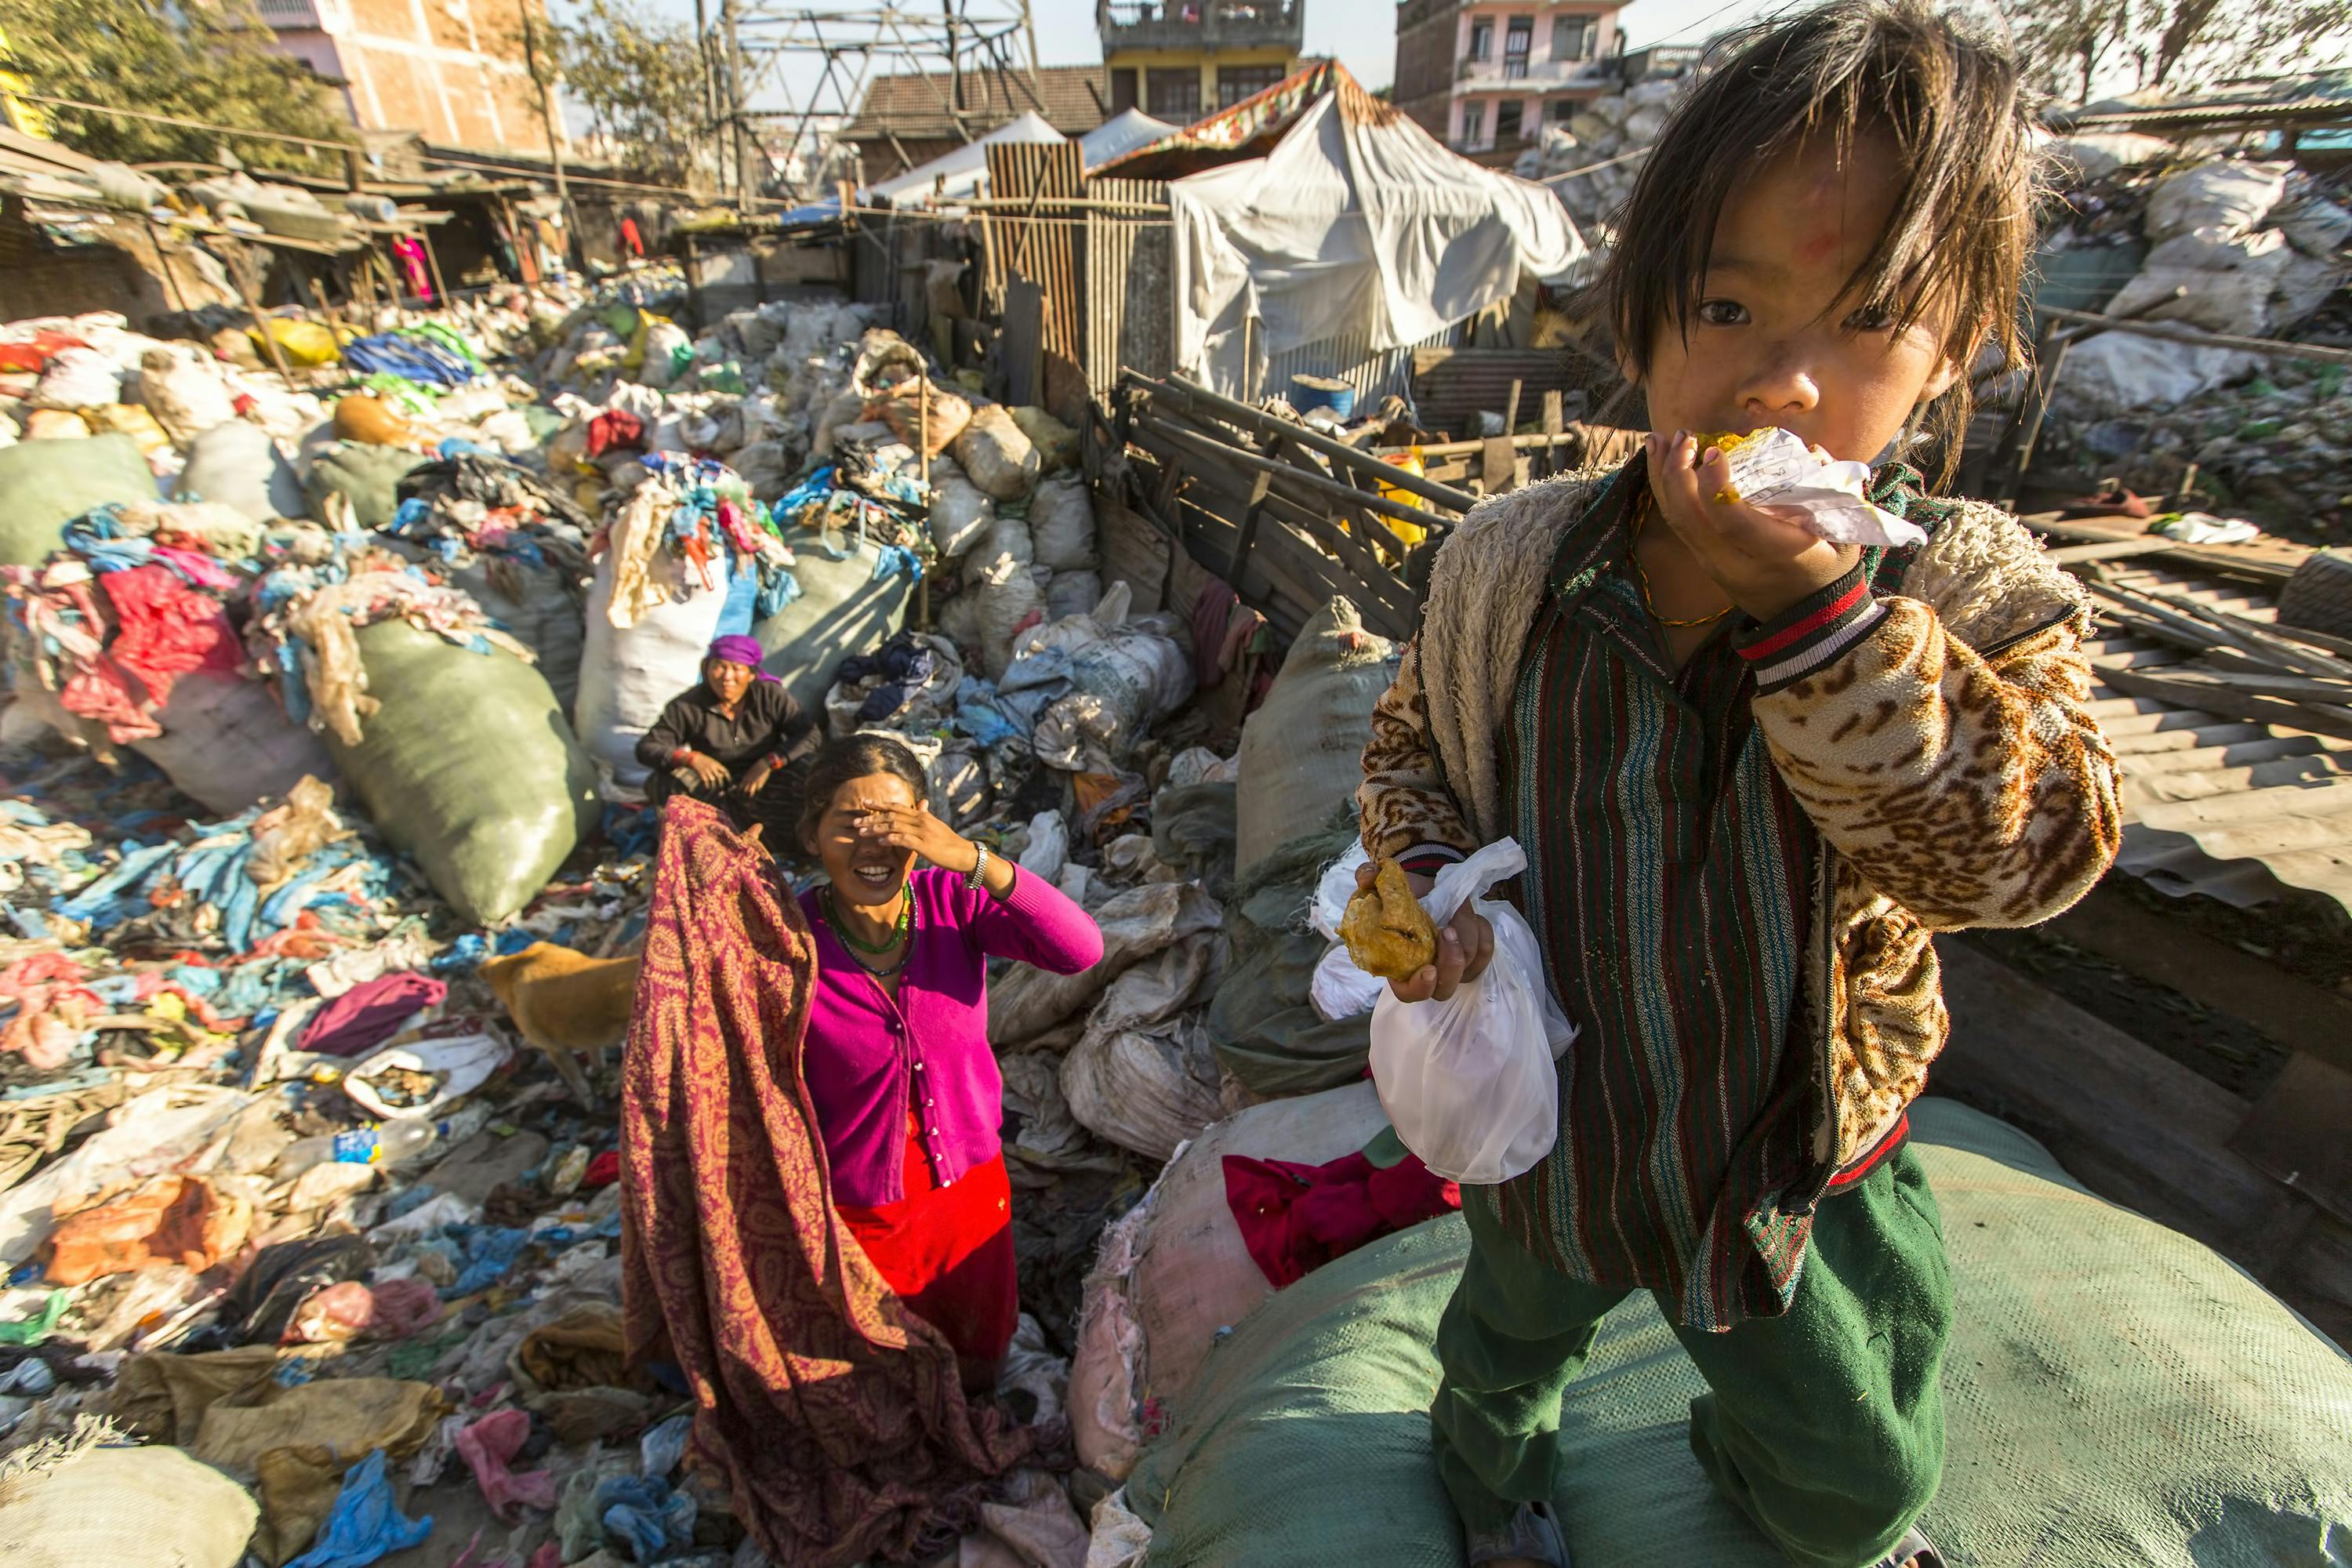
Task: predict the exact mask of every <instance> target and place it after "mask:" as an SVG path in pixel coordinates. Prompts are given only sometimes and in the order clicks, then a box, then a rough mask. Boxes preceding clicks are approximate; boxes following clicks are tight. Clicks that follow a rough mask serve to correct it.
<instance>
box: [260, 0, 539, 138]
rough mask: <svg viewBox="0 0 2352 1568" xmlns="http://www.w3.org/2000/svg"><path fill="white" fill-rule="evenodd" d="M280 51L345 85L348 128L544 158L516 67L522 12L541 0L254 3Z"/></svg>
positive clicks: (535, 99)
mask: <svg viewBox="0 0 2352 1568" xmlns="http://www.w3.org/2000/svg"><path fill="white" fill-rule="evenodd" d="M257 3H258V5H259V8H260V11H261V18H262V20H263V21H265V22H268V24H269V25H270V26H271V27H272V28H274V29H275V30H276V32H277V34H278V47H279V49H281V50H282V51H283V52H284V53H286V54H288V55H290V56H292V57H293V58H296V59H299V60H300V61H301V62H302V63H303V64H305V65H307V66H309V67H310V68H311V70H313V71H315V72H317V73H318V74H319V75H320V76H322V77H327V78H331V79H336V80H340V81H341V82H342V83H343V84H344V87H343V89H342V91H343V100H344V103H345V106H346V110H347V112H348V113H349V114H350V115H351V118H352V123H353V124H354V125H357V126H359V127H360V128H361V129H362V130H367V131H414V132H419V133H421V134H422V135H423V136H424V137H425V140H426V141H428V142H436V143H440V144H442V145H445V146H457V147H472V148H479V149H483V150H489V151H511V152H527V153H544V152H545V151H546V150H547V131H546V128H545V126H544V124H543V123H542V121H541V119H540V114H539V108H538V104H539V92H538V89H537V88H535V87H534V86H533V85H532V83H531V79H530V69H529V68H528V67H527V66H526V65H525V63H524V53H523V43H522V38H523V17H524V8H525V7H526V6H528V7H529V9H530V16H531V19H532V21H533V23H534V24H535V25H537V26H541V27H543V26H545V24H546V10H545V7H544V5H543V0H257Z"/></svg>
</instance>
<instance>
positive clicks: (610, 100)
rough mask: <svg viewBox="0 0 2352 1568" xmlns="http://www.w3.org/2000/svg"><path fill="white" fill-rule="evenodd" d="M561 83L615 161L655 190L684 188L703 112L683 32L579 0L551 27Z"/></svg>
mask: <svg viewBox="0 0 2352 1568" xmlns="http://www.w3.org/2000/svg"><path fill="white" fill-rule="evenodd" d="M551 31H552V32H553V34H554V37H555V45H554V56H555V63H556V64H557V66H558V67H559V68H561V70H562V78H563V85H564V87H565V88H566V89H568V90H569V91H570V93H571V95H572V97H573V98H575V99H577V100H579V101H580V104H581V107H583V109H585V110H588V114H589V118H590V121H592V123H593V126H594V128H595V129H596V131H597V132H599V133H600V134H602V135H603V136H604V138H606V139H607V140H608V141H610V142H612V143H613V144H614V147H615V148H616V149H617V150H618V152H619V154H620V162H621V163H624V164H625V166H627V167H628V168H630V169H631V170H632V171H634V172H635V173H636V174H639V175H640V176H642V177H644V178H646V179H648V180H651V181H653V182H654V183H656V184H687V183H688V179H689V177H690V176H691V175H692V174H693V173H694V170H695V165H696V163H697V162H698V160H697V157H696V148H697V145H698V142H699V141H700V140H701V138H700V136H699V135H698V131H699V129H700V127H701V126H702V125H703V123H704V120H705V116H706V113H707V110H706V108H705V105H704V103H703V98H702V61H701V58H700V57H699V56H698V54H697V52H696V49H695V44H694V35H693V32H692V30H691V29H689V28H688V27H685V26H680V25H678V24H676V23H671V22H665V21H662V20H660V19H658V18H657V17H655V16H652V15H651V14H650V13H648V12H646V11H644V10H641V9H639V8H638V7H637V6H636V5H633V4H632V3H631V0H583V3H582V4H581V5H577V6H576V7H574V11H573V16H572V20H571V21H569V22H563V23H558V24H556V25H555V26H554V27H553V28H552V29H551Z"/></svg>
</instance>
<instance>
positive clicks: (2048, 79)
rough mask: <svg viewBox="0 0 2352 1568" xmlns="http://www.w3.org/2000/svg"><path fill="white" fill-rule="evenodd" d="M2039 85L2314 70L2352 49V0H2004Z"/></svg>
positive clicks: (2082, 89)
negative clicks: (2248, 0)
mask: <svg viewBox="0 0 2352 1568" xmlns="http://www.w3.org/2000/svg"><path fill="white" fill-rule="evenodd" d="M2002 4H2003V8H2004V12H2005V14H2006V16H2008V18H2009V25H2010V27H2011V33H2012V36H2013V37H2015V38H2016V40H2017V45H2018V47H2019V49H2020V50H2021V52H2022V53H2023V54H2024V56H2025V58H2026V62H2027V68H2028V70H2029V72H2030V73H2031V74H2032V78H2033V79H2034V81H2035V84H2036V85H2037V86H2040V87H2042V88H2044V89H2048V90H2049V91H2051V92H2053V93H2055V94H2057V95H2059V96H2060V97H2062V98H2067V99H2073V100H2089V99H2091V98H2093V97H2094V96H2095V95H2096V94H2097V93H2099V92H2100V91H2102V90H2111V89H2115V88H2116V87H2119V86H2120V87H2126V88H2134V89H2155V88H2167V89H2173V90H2176V91H2178V90H2181V89H2186V88H2188V87H2189V86H2192V85H2194V84H2195V83H2198V82H2200V81H2221V80H2228V79H2232V78H2240V77H2253V76H2264V75H2270V74H2273V73H2276V72H2280V71H2284V70H2290V69H2295V70H2312V69H2316V68H2323V67H2326V66H2331V65H2336V64H2340V63H2342V62H2343V61H2344V60H2345V59H2346V58H2347V55H2352V0H2262V3H2260V4H2255V5H2248V4H2244V3H2242V0H2002Z"/></svg>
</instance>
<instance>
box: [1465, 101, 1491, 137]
mask: <svg viewBox="0 0 2352 1568" xmlns="http://www.w3.org/2000/svg"><path fill="white" fill-rule="evenodd" d="M1485 140H1486V105H1485V104H1483V103H1465V104H1464V105H1463V106H1462V144H1463V145H1464V146H1465V147H1475V146H1476V145H1478V143H1479V142H1484V141H1485Z"/></svg>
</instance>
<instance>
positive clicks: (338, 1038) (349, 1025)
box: [302, 973, 449, 1057]
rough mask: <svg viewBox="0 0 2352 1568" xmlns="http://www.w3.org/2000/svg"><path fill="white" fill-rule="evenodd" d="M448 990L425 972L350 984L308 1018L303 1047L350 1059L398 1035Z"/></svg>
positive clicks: (323, 1054) (434, 1005) (445, 994)
mask: <svg viewBox="0 0 2352 1568" xmlns="http://www.w3.org/2000/svg"><path fill="white" fill-rule="evenodd" d="M448 994H449V987H448V986H447V985H446V984H443V983H442V982H441V981H438V980H436V979H433V978H432V977H431V976H429V975H425V974H414V973H411V974H387V975H385V976H383V978H382V979H380V980H370V981H366V982H364V983H363V984H358V985H354V986H352V988H351V989H350V990H349V991H346V992H344V993H343V994H341V996H338V997H336V998H335V999H334V1000H333V1001H331V1002H330V1003H328V1004H327V1005H325V1006H323V1007H321V1008H320V1009H319V1010H318V1011H317V1012H316V1013H313V1014H312V1015H311V1016H310V1024H309V1025H308V1026H305V1027H304V1029H303V1030H302V1049H304V1050H306V1051H314V1052H317V1053H318V1054H319V1055H320V1056H329V1057H355V1056H359V1055H361V1054H362V1052H366V1051H372V1050H373V1049H374V1048H375V1047H378V1046H380V1045H382V1044H383V1043H384V1041H386V1040H388V1039H390V1038H392V1037H394V1035H396V1034H398V1033H399V1032H400V1030H401V1028H402V1026H404V1025H405V1024H406V1023H407V1022H408V1020H409V1019H411V1018H413V1017H415V1016H416V1015H417V1014H418V1013H420V1012H422V1011H424V1010H425V1008H427V1007H437V1006H439V1005H441V1001H442V998H444V997H446V996H447V995H448Z"/></svg>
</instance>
